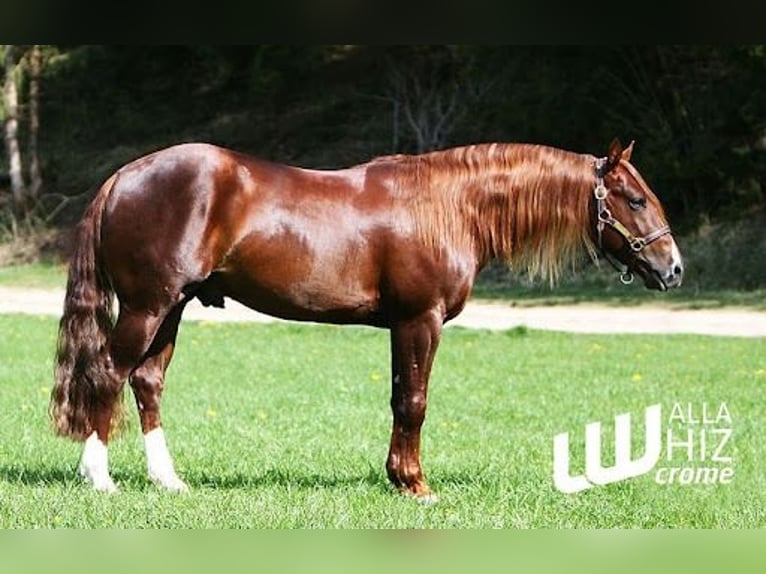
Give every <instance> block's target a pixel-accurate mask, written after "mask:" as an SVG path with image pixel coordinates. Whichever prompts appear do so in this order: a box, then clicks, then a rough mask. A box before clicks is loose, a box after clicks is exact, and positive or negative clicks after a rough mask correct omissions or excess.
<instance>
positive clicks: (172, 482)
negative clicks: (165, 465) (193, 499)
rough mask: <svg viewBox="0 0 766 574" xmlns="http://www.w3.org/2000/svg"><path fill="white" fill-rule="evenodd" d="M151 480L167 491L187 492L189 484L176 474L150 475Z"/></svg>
mask: <svg viewBox="0 0 766 574" xmlns="http://www.w3.org/2000/svg"><path fill="white" fill-rule="evenodd" d="M150 478H151V480H152V482H153V483H154V484H156V485H157V486H158V487H159V488H161V489H162V490H167V491H168V492H189V486H188V485H187V484H186V483H185V482H184V481H183V480H181V479H180V478H178V477H177V476H175V475H173V476H165V477H159V476H150Z"/></svg>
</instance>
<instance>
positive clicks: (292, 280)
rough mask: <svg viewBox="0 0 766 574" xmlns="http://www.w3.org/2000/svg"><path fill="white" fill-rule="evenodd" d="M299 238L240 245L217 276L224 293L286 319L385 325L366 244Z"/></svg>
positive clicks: (256, 239)
mask: <svg viewBox="0 0 766 574" xmlns="http://www.w3.org/2000/svg"><path fill="white" fill-rule="evenodd" d="M295 239H296V238H294V237H291V236H289V235H284V236H282V237H265V236H262V235H260V234H253V235H251V236H249V237H248V238H247V239H246V240H244V241H243V242H241V243H240V245H238V246H237V247H236V249H235V250H234V251H233V252H232V253H231V254H230V255H229V257H228V258H227V260H226V262H225V264H224V265H223V266H222V267H221V268H220V269H219V270H218V271H217V272H216V275H217V277H218V279H217V280H218V283H219V285H220V289H221V291H222V294H223V295H225V296H228V297H231V298H232V299H235V300H237V301H239V302H240V303H242V304H244V305H246V306H248V307H250V308H251V309H255V310H256V311H259V312H261V313H266V314H268V315H273V316H275V317H280V318H283V319H293V320H299V321H317V322H327V323H360V324H371V325H378V324H380V321H381V319H380V317H379V299H380V296H379V290H378V287H377V283H378V279H379V278H378V276H377V275H376V273H375V266H374V265H373V262H374V261H373V260H374V256H373V253H372V252H371V250H370V249H368V248H366V245H365V244H364V243H365V242H363V241H362V242H352V241H335V242H334V244H333V245H332V247H328V246H326V245H325V246H324V247H322V246H321V242H320V244H317V242H316V241H315V242H314V245H308V244H307V243H306V242H305V241H296V240H295ZM315 240H316V238H315Z"/></svg>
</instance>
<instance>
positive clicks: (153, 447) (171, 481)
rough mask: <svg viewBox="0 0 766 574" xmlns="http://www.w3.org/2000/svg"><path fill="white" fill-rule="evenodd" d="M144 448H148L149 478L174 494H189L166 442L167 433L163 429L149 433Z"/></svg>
mask: <svg viewBox="0 0 766 574" xmlns="http://www.w3.org/2000/svg"><path fill="white" fill-rule="evenodd" d="M144 447H145V448H146V467H147V469H148V470H149V478H151V479H152V481H153V482H154V483H155V484H156V485H157V486H159V487H160V488H164V489H166V490H170V491H173V492H188V491H189V487H188V486H187V485H186V483H185V482H184V481H183V480H181V479H180V478H178V475H177V474H176V471H175V468H173V459H172V458H171V456H170V451H168V445H167V443H166V442H165V433H164V432H163V431H162V428H161V427H157V428H156V429H154V430H151V431H149V432H148V433H146V434H145V435H144Z"/></svg>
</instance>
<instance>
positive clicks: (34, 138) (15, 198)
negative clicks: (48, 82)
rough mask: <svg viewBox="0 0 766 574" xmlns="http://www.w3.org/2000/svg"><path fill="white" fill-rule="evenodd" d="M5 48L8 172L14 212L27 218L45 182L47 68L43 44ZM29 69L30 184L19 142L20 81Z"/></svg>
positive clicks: (5, 116)
mask: <svg viewBox="0 0 766 574" xmlns="http://www.w3.org/2000/svg"><path fill="white" fill-rule="evenodd" d="M3 48H4V52H5V53H4V57H3V62H4V65H5V76H4V81H3V109H4V112H5V113H4V118H3V128H4V139H5V151H6V155H7V157H8V173H9V176H10V180H11V198H12V203H13V211H14V213H15V215H16V216H17V217H25V216H27V215H28V214H29V211H30V209H31V208H32V206H34V205H35V204H36V203H37V201H38V199H39V196H40V190H41V189H42V185H43V178H42V170H41V168H40V157H39V151H38V134H39V131H40V76H41V74H42V68H43V57H42V50H41V46H39V45H33V46H11V45H6V46H4V47H3ZM25 71H28V84H29V86H28V89H29V91H28V96H27V97H28V100H27V104H28V116H27V117H28V121H29V125H28V132H27V155H28V157H29V168H28V170H26V171H27V174H28V178H29V180H28V181H29V184H27V180H26V178H25V169H24V161H23V156H22V154H21V145H20V143H19V139H20V138H19V126H20V123H21V116H22V113H21V109H22V108H23V105H22V104H20V102H19V100H20V99H23V98H20V97H19V87H18V86H19V83H20V81H19V80H20V79H21V77H22V76H23V74H24V72H25Z"/></svg>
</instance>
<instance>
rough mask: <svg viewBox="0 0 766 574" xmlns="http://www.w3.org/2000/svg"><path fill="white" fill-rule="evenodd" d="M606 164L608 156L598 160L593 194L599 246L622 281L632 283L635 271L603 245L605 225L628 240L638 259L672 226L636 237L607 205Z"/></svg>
mask: <svg viewBox="0 0 766 574" xmlns="http://www.w3.org/2000/svg"><path fill="white" fill-rule="evenodd" d="M605 165H606V158H600V159H598V160H596V177H597V179H596V188H595V189H594V190H593V196H594V197H595V198H596V215H597V217H598V221H597V223H596V232H597V235H598V248H599V250H600V251H601V253H602V254H603V255H604V258H605V259H606V260H607V261H608V262H609V263H610V264H611V265H612V267H614V268H615V270H616V271H618V272H619V273H620V281H621V282H622V283H623V284H625V285H629V284H630V283H633V273H632V272H631V271H630V269H628V268H627V266H626V267H625V268H624V269H622V268H621V267H620V266H619V264H618V263H617V262H616V261H615V260H614V258H613V257H612V256H610V255H609V254H608V253H607V252H606V250H605V249H604V245H603V233H604V227H606V226H607V225H608V226H609V227H611V228H612V229H614V230H615V231H616V232H617V233H619V234H620V235H622V237H623V238H624V239H625V241H627V245H628V247H629V248H630V250H631V251H632V252H633V254H634V255H635V257H636V259H638V254H639V253H641V251H643V250H644V248H645V247H646V246H647V245H649V244H650V243H652V242H654V241H657V240H658V239H659V238H660V237H662V236H663V235H668V234H669V233H670V226H668V225H664V226H662V227H660V228H659V229H655V230H654V231H652V232H651V233H649V234H647V235H644V236H643V237H636V236H635V235H633V234H632V233H631V232H630V230H629V229H628V228H627V227H625V226H624V225H623V224H622V223H621V222H620V221H618V220H617V219H616V218H615V217H614V216H613V215H612V212H611V211H609V207H608V206H607V205H606V196H607V195H609V190H608V189H607V188H606V186H605V185H604V174H603V169H604V166H605Z"/></svg>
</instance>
